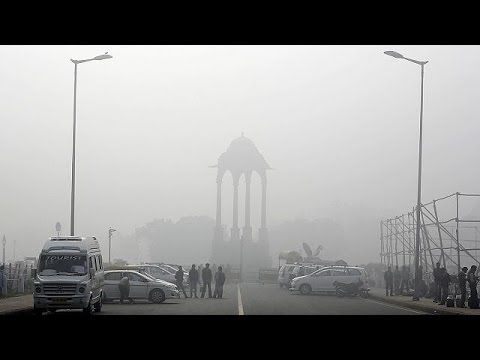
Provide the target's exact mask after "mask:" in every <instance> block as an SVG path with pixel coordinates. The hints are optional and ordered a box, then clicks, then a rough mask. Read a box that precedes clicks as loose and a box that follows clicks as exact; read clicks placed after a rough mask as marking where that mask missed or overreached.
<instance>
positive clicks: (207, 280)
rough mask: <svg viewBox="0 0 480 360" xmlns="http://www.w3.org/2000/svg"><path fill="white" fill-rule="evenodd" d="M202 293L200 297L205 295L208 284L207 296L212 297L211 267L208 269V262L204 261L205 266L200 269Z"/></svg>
mask: <svg viewBox="0 0 480 360" xmlns="http://www.w3.org/2000/svg"><path fill="white" fill-rule="evenodd" d="M202 282H203V287H202V295H201V297H202V298H203V297H205V291H206V290H207V286H208V297H209V298H211V297H212V269H210V264H209V263H206V264H205V268H204V269H203V270H202Z"/></svg>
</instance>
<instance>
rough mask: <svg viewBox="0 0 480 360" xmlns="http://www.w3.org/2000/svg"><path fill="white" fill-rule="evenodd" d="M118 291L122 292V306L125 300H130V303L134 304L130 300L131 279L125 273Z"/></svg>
mask: <svg viewBox="0 0 480 360" xmlns="http://www.w3.org/2000/svg"><path fill="white" fill-rule="evenodd" d="M118 290H120V304H123V300H124V299H128V300H129V301H130V303H132V302H133V300H132V298H130V279H129V278H128V276H127V274H126V273H124V274H123V277H122V279H121V280H120V282H119V283H118Z"/></svg>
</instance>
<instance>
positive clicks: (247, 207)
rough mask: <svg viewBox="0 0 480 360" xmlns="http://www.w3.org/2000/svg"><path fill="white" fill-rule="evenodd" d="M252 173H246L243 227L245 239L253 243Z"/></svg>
mask: <svg viewBox="0 0 480 360" xmlns="http://www.w3.org/2000/svg"><path fill="white" fill-rule="evenodd" d="M251 178H252V173H251V172H250V173H245V226H244V227H243V239H244V240H245V241H252V226H251V225H250V182H251Z"/></svg>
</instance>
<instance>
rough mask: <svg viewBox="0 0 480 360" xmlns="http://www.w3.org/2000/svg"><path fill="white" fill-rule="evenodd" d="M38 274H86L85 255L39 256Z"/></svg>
mask: <svg viewBox="0 0 480 360" xmlns="http://www.w3.org/2000/svg"><path fill="white" fill-rule="evenodd" d="M38 270H39V275H44V276H48V275H86V274H87V257H86V256H85V255H42V256H40V263H39V268H38Z"/></svg>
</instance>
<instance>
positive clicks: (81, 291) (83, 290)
mask: <svg viewBox="0 0 480 360" xmlns="http://www.w3.org/2000/svg"><path fill="white" fill-rule="evenodd" d="M78 291H80V293H82V294H83V293H84V292H85V288H84V287H83V286H80V288H79V289H78Z"/></svg>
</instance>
